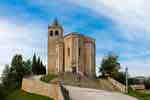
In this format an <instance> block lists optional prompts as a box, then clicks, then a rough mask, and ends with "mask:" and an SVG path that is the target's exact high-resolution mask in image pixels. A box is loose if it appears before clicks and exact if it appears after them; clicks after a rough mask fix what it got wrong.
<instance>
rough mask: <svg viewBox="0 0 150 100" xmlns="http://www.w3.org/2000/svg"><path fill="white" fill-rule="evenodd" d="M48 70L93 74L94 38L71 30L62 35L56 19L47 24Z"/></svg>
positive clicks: (62, 31)
mask: <svg viewBox="0 0 150 100" xmlns="http://www.w3.org/2000/svg"><path fill="white" fill-rule="evenodd" d="M48 72H54V73H59V72H60V73H61V72H80V73H83V74H84V75H95V39H93V38H91V37H88V36H85V35H82V34H80V33H78V32H71V33H69V34H67V35H64V29H63V27H62V26H61V25H60V24H59V23H58V21H57V20H54V22H53V23H52V24H51V25H49V26H48Z"/></svg>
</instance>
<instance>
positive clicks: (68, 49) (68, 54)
mask: <svg viewBox="0 0 150 100" xmlns="http://www.w3.org/2000/svg"><path fill="white" fill-rule="evenodd" d="M68 56H70V48H68Z"/></svg>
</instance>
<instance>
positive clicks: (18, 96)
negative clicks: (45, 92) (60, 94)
mask: <svg viewBox="0 0 150 100" xmlns="http://www.w3.org/2000/svg"><path fill="white" fill-rule="evenodd" d="M5 100H53V99H51V98H49V97H45V96H40V95H35V94H31V93H27V92H25V91H23V90H15V91H13V92H11V93H9V95H8V96H7V97H6V99H5Z"/></svg>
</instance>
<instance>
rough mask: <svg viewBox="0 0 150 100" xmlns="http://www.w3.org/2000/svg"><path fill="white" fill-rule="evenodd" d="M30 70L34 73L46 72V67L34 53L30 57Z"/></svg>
mask: <svg viewBox="0 0 150 100" xmlns="http://www.w3.org/2000/svg"><path fill="white" fill-rule="evenodd" d="M32 72H33V74H35V75H41V74H46V67H45V66H44V65H43V63H42V61H41V59H40V57H38V59H37V57H36V54H34V56H33V59H32Z"/></svg>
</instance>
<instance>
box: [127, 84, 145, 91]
mask: <svg viewBox="0 0 150 100" xmlns="http://www.w3.org/2000/svg"><path fill="white" fill-rule="evenodd" d="M130 87H131V88H132V90H133V91H137V92H144V91H145V85H144V84H137V85H131V86H130Z"/></svg>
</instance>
